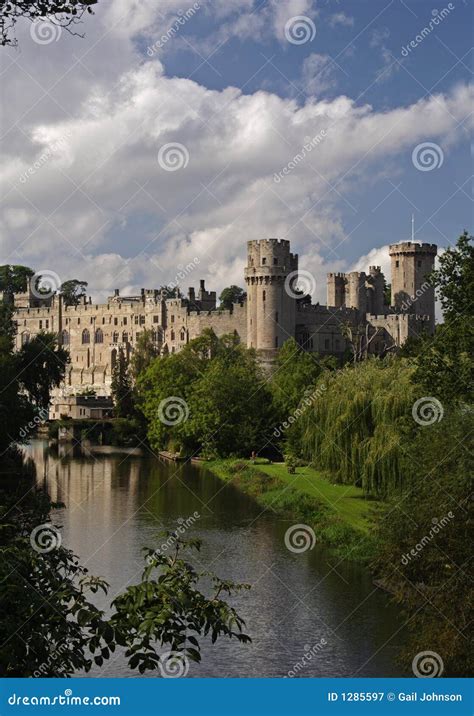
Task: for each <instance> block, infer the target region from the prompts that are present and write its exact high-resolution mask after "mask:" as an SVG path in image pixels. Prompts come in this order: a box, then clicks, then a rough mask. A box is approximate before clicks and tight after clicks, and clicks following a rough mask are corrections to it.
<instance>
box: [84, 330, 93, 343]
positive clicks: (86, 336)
mask: <svg viewBox="0 0 474 716" xmlns="http://www.w3.org/2000/svg"><path fill="white" fill-rule="evenodd" d="M90 342H91V334H90V333H89V331H88V330H87V328H84V330H83V331H82V343H83V344H84V343H90Z"/></svg>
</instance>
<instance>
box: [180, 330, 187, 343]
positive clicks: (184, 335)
mask: <svg viewBox="0 0 474 716" xmlns="http://www.w3.org/2000/svg"><path fill="white" fill-rule="evenodd" d="M179 337H180V338H181V340H182V341H184V339H185V338H186V334H185V332H184V331H181V333H180V336H179Z"/></svg>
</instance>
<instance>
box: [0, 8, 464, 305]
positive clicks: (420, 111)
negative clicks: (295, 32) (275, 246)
mask: <svg viewBox="0 0 474 716" xmlns="http://www.w3.org/2000/svg"><path fill="white" fill-rule="evenodd" d="M153 7H154V4H153V3H151V2H143V3H142V2H140V3H138V2H133V3H130V2H128V0H127V2H125V0H123V1H122V0H117V2H115V0H114V2H113V3H109V4H107V3H105V9H104V10H102V11H99V10H98V12H97V15H96V16H95V20H94V21H93V22H90V23H88V24H87V38H86V40H78V39H76V38H70V37H67V36H65V33H63V37H62V38H61V41H60V42H58V43H55V44H54V45H48V46H45V47H40V48H38V46H37V45H34V43H32V42H31V41H28V35H25V36H24V37H21V38H20V46H21V53H18V52H17V51H12V52H10V51H6V52H5V54H4V58H7V62H10V61H11V58H13V65H12V66H11V67H10V68H9V71H8V72H6V73H5V75H4V89H3V100H4V101H3V106H4V108H5V111H4V116H3V118H2V119H3V125H4V127H5V129H6V130H7V137H6V142H5V145H4V150H3V156H2V164H1V169H0V182H1V195H2V198H3V206H4V211H3V215H2V216H1V218H0V247H1V256H0V262H1V263H4V262H7V261H10V262H20V261H21V262H24V263H27V264H30V265H32V266H33V267H36V268H38V267H40V268H50V269H51V270H55V271H56V272H57V273H58V274H59V275H60V277H61V278H62V279H67V278H69V277H71V276H74V277H76V278H85V279H86V280H88V281H89V283H90V288H91V291H92V293H93V294H94V295H96V296H100V297H103V296H104V295H108V294H109V293H110V291H111V289H112V288H114V287H120V288H124V287H128V288H129V289H130V290H134V291H136V290H137V289H139V288H140V287H141V286H149V287H153V286H159V285H161V284H164V283H167V282H168V281H169V280H172V279H173V277H174V276H175V275H176V272H177V268H178V266H179V265H180V264H182V265H185V264H186V263H188V262H189V261H191V260H192V259H193V258H194V257H198V258H199V261H200V264H199V267H198V269H197V270H196V273H195V275H193V276H191V277H190V282H194V283H195V282H196V280H197V278H198V277H200V276H202V277H204V278H207V279H209V281H210V282H212V288H215V289H216V290H220V289H221V288H222V287H223V286H224V285H226V284H229V283H238V284H242V268H243V265H244V262H245V255H244V254H245V242H246V241H247V240H248V239H253V238H261V237H266V236H279V237H282V238H288V239H290V240H291V241H292V243H293V246H294V249H295V250H297V251H299V253H300V255H301V261H302V263H301V265H302V267H304V268H307V269H308V270H313V271H314V272H315V275H317V276H318V277H320V284H321V287H323V288H321V290H319V288H318V294H317V296H316V298H317V299H318V300H321V301H324V295H325V289H324V285H325V278H324V274H325V272H326V271H327V270H331V269H334V270H337V269H339V270H343V269H344V267H345V262H344V253H345V251H346V243H345V239H346V237H345V231H344V226H343V223H342V220H341V202H342V201H343V199H341V196H342V197H343V196H344V194H345V192H346V190H347V189H348V188H349V187H351V186H352V185H353V184H354V183H355V182H357V184H358V185H359V186H360V185H363V183H364V182H365V181H368V180H369V179H370V177H372V176H373V175H374V173H375V172H376V171H377V172H383V167H384V166H385V165H386V163H387V161H388V160H389V159H391V158H393V157H396V156H398V155H400V154H401V153H405V154H406V156H407V157H410V156H411V150H412V148H413V146H414V145H415V144H417V143H418V142H420V141H423V140H425V139H426V138H427V137H429V138H430V139H432V140H435V141H436V140H438V141H441V140H444V139H446V140H449V145H452V144H455V143H456V142H457V141H458V140H459V137H460V136H461V133H462V131H463V129H462V127H461V126H460V123H461V122H462V120H464V119H465V117H467V116H468V115H469V113H470V111H471V107H472V94H473V93H472V91H471V90H469V89H468V88H466V87H464V86H458V87H457V88H455V89H453V90H452V91H451V92H450V93H449V94H447V95H444V96H443V95H439V96H436V97H430V98H427V99H423V100H420V101H419V102H417V103H415V104H413V105H411V106H407V107H399V108H395V109H393V110H391V111H388V112H377V111H374V110H373V109H372V108H371V107H370V106H369V105H364V106H358V105H356V104H354V102H352V101H351V100H350V99H349V98H347V97H344V96H342V97H337V98H335V99H333V100H331V101H329V100H325V101H322V100H319V101H317V100H316V99H314V98H313V99H310V100H308V101H307V102H306V103H305V104H304V105H302V106H300V105H298V104H297V102H295V101H294V100H292V99H283V98H281V97H279V96H277V95H275V94H272V93H271V92H263V91H259V92H255V93H253V94H243V93H242V92H241V91H240V90H238V89H236V88H233V87H227V88H225V89H223V90H222V91H216V90H210V89H207V88H206V87H203V86H201V85H199V84H198V83H197V82H194V81H192V80H189V79H184V78H180V77H169V76H167V75H166V70H165V68H164V66H163V65H162V64H161V63H160V62H159V61H157V60H156V59H154V60H153V61H146V59H145V53H144V51H143V46H142V47H141V48H140V49H137V47H136V45H135V44H134V34H135V33H136V32H143V31H144V30H146V29H147V28H152V31H154V28H155V26H156V25H157V22H158V20H157V18H156V16H155V14H154V13H153ZM169 7H171V3H170V5H169ZM228 7H234V8H235V7H240V8H243V12H244V13H245V12H247V11H249V8H251V4H250V3H245V2H242V3H237V2H235V3H231V4H230V5H229V6H228ZM268 7H270V9H271V12H272V16H271V17H272V18H273V24H272V27H273V28H274V31H275V32H276V31H277V28H281V24H282V23H283V20H286V19H287V17H286V15H287V12H286V11H290V12H291V13H293V14H304V13H305V12H306V11H309V10H308V8H309V7H310V5H309V3H307V2H305V0H301V1H297V0H294V2H291V3H290V4H289V5H288V3H286V4H285V13H283V11H282V10H281V6H280V5H279V4H278V3H276V2H272V3H270V4H269V5H268ZM225 8H226V4H225V3H224V2H222V3H219V4H218V6H216V12H217V11H220V12H221V13H222V15H223V17H226V16H227V15H226V12H227V11H226V9H225ZM172 9H173V10H175V9H176V8H172ZM184 9H185V8H184V7H183V10H184ZM121 13H124V14H126V18H127V19H126V22H124V21H123V15H121ZM127 13H128V14H127ZM282 13H283V14H282ZM283 15H284V16H285V17H284V16H283ZM121 18H122V19H121ZM114 23H115V24H114ZM127 28H128V30H127ZM278 31H279V30H278ZM121 33H122V34H121ZM147 36H148V30H147ZM81 43H83V44H81ZM39 57H41V72H40V73H38V66H39V64H38V63H39V60H38V58H39ZM316 57H318V56H316ZM32 78H34V79H32ZM38 82H39V83H40V84H41V86H42V87H43V88H45V89H47V90H48V92H47V93H45V89H41V87H38ZM466 124H467V123H466V122H465V123H464V126H465V125H466ZM9 128H10V129H9ZM323 130H324V132H325V136H324V138H323V139H322V141H321V142H320V143H319V144H318V145H317V146H316V147H315V148H314V149H312V151H310V152H308V153H307V155H306V156H305V157H304V158H303V159H302V160H301V161H299V162H297V163H296V165H295V168H294V169H292V170H291V171H290V172H289V173H288V174H285V175H284V177H283V179H282V180H281V181H280V182H279V183H275V181H274V175H275V173H276V172H279V171H281V170H282V169H283V168H284V167H287V166H289V165H290V163H291V162H293V161H294V158H295V156H297V155H298V154H299V153H301V149H302V147H303V145H304V143H305V142H306V138H308V137H309V138H312V137H315V136H316V135H318V133H321V132H322V131H323ZM60 141H61V143H60V144H59V142H60ZM168 142H179V143H181V144H183V145H184V146H185V147H186V148H187V150H188V152H189V163H188V166H187V167H186V169H182V170H180V171H176V172H167V171H165V170H163V169H162V168H161V167H160V166H159V164H158V161H157V155H158V150H159V148H160V147H161V146H162V145H163V144H166V143H168ZM58 146H59V148H58ZM443 146H445V145H444V144H443ZM42 156H47V157H48V158H47V160H46V161H44V162H41V163H40V162H39V158H40V157H42ZM35 162H38V163H39V164H40V166H39V167H38V168H37V169H35V171H34V172H33V173H32V174H28V177H27V180H26V181H21V179H20V177H22V176H24V173H25V172H27V171H28V169H29V168H31V167H34V165H35ZM332 187H334V189H333V188H332ZM350 240H351V239H350V238H349V239H347V241H350ZM341 242H344V243H342V244H341ZM333 251H334V252H335V253H333ZM352 254H354V251H352ZM324 255H326V256H329V258H328V259H327V260H326V261H324V260H323V258H322V256H324ZM198 273H199V276H198V275H197V274H198ZM318 281H319V279H318Z"/></svg>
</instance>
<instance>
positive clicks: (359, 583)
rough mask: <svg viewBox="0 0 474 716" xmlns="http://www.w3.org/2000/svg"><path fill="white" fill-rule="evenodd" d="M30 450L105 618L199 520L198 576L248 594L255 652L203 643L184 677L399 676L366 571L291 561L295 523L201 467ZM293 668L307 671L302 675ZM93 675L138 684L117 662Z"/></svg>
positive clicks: (326, 558)
mask: <svg viewBox="0 0 474 716" xmlns="http://www.w3.org/2000/svg"><path fill="white" fill-rule="evenodd" d="M26 451H27V453H28V455H29V456H30V457H32V458H33V459H34V461H35V463H36V468H37V481H38V484H39V485H42V486H45V487H46V488H47V490H48V491H49V493H50V496H51V498H52V500H53V501H60V502H63V503H64V504H65V508H64V509H59V510H55V511H54V519H53V521H54V522H55V523H56V524H59V525H61V526H62V528H61V534H62V541H63V544H64V545H65V546H67V547H69V548H71V549H72V550H74V552H75V553H76V554H77V555H78V556H79V558H80V561H81V563H82V564H83V565H85V566H87V568H88V569H89V570H90V572H91V574H94V575H98V576H99V575H100V576H102V577H104V578H105V579H106V580H107V581H108V582H109V584H110V593H109V596H108V597H107V598H105V597H104V598H100V599H101V600H97V599H96V598H94V599H95V602H96V603H97V604H98V606H100V607H101V608H106V607H107V604H108V603H110V600H111V597H113V596H114V595H115V594H116V593H118V592H120V591H121V590H123V589H124V588H125V587H126V586H127V585H128V584H133V583H136V582H138V581H139V578H140V574H141V571H142V567H143V557H142V553H141V550H142V548H143V547H144V546H149V547H153V548H156V547H157V546H159V545H160V544H161V543H162V541H163V538H160V537H159V532H160V531H161V530H164V529H170V530H171V529H175V528H176V527H177V525H178V524H180V520H186V519H187V518H189V517H190V516H192V515H193V514H194V513H195V512H196V513H198V515H199V517H198V518H197V519H195V521H194V522H193V524H192V525H191V526H190V527H189V529H188V530H187V535H189V536H192V537H199V538H201V539H202V540H203V546H202V550H201V553H200V554H198V553H197V556H198V559H196V558H193V562H194V564H195V566H196V567H197V568H199V567H201V568H202V569H210V570H212V571H213V572H215V573H216V574H218V575H219V576H220V577H223V578H226V579H232V580H234V581H239V582H248V583H250V584H251V585H252V588H251V590H250V591H243V592H241V593H239V594H238V595H237V596H236V597H235V598H233V599H232V604H233V605H234V606H235V607H236V608H237V610H238V612H239V613H240V614H241V616H243V617H244V619H245V621H246V632H247V633H248V634H249V635H250V636H251V637H252V640H253V642H252V644H250V645H243V644H239V643H237V642H236V641H234V640H232V641H229V640H224V639H223V640H220V641H218V642H217V643H216V644H215V645H211V644H210V643H206V642H203V649H202V655H203V659H202V662H201V663H200V664H194V663H192V664H191V666H190V670H189V674H188V676H190V677H237V676H248V677H255V676H268V677H277V676H286V675H287V674H288V673H289V672H292V673H295V674H296V675H297V676H299V677H322V676H329V677H349V676H361V677H362V676H370V677H382V676H386V677H395V676H402V675H404V674H403V672H402V671H401V670H400V667H399V666H398V665H397V663H396V655H397V652H398V651H399V649H400V647H401V645H402V643H403V622H402V620H401V617H400V615H399V613H398V610H397V609H396V608H395V606H394V605H393V604H392V603H391V602H390V600H389V598H388V597H387V595H386V594H384V593H382V592H381V591H380V590H378V589H376V588H374V585H373V583H372V580H371V577H370V574H369V573H368V571H367V570H365V569H362V568H361V567H360V566H357V565H354V564H352V563H348V562H341V561H339V560H338V559H337V558H336V557H334V556H333V555H331V553H330V551H329V550H328V549H327V548H325V547H322V546H320V545H316V547H315V548H314V549H312V550H308V551H306V552H303V553H300V554H295V553H292V552H290V551H288V549H287V548H286V547H285V544H284V535H285V532H286V530H287V529H288V527H289V526H290V525H291V524H292V523H291V522H288V521H287V520H286V521H285V520H282V519H281V518H278V517H277V516H275V515H273V514H270V513H268V512H262V508H261V507H259V506H258V505H257V504H256V503H255V502H254V501H253V500H252V499H250V498H249V497H247V496H246V495H244V494H242V493H241V492H239V491H238V490H237V489H235V488H234V487H233V486H232V485H227V484H223V483H222V482H221V481H220V480H219V479H218V478H216V477H215V476H214V475H213V474H212V473H210V472H209V471H208V470H206V469H205V468H203V467H200V466H199V467H197V466H193V465H188V464H184V465H183V464H181V465H177V464H174V463H164V462H162V461H161V460H159V459H157V458H156V457H154V456H152V455H143V456H136V455H127V454H121V453H117V454H113V455H97V454H92V453H90V452H89V451H85V452H84V451H82V450H80V449H79V448H77V447H76V448H74V450H73V449H72V447H71V445H69V444H67V445H66V444H64V445H60V446H59V448H49V446H48V443H47V442H45V441H42V440H34V441H32V442H31V444H30V445H29V446H28V447H27V448H26ZM321 640H324V641H323V642H321ZM318 644H319V645H320V646H319V647H318V648H317V649H314V648H312V647H314V646H315V645H318ZM305 653H306V654H308V653H309V656H307V657H306V658H305V659H304V661H302V660H303V657H304V655H305ZM298 662H299V663H300V664H301V663H303V666H299V667H296V669H295V665H296V664H297V663H298ZM93 674H94V675H96V676H106V677H113V676H137V675H138V674H137V672H135V671H130V670H129V669H128V666H127V664H126V661H125V659H124V656H123V654H121V653H115V654H114V655H113V658H112V659H111V660H109V661H108V662H106V663H105V665H104V666H103V667H102V668H101V669H100V670H99V669H97V670H96V671H94V672H93ZM150 675H151V676H154V674H150Z"/></svg>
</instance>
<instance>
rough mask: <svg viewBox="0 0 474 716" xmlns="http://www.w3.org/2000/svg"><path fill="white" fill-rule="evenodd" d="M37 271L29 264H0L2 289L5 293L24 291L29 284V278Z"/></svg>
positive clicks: (0, 286)
mask: <svg viewBox="0 0 474 716" xmlns="http://www.w3.org/2000/svg"><path fill="white" fill-rule="evenodd" d="M34 274H35V272H34V271H33V269H30V268H29V267H28V266H11V265H9V264H6V265H4V266H0V291H4V292H5V293H24V292H25V291H26V289H27V286H28V279H29V278H31V277H32V276H34Z"/></svg>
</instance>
